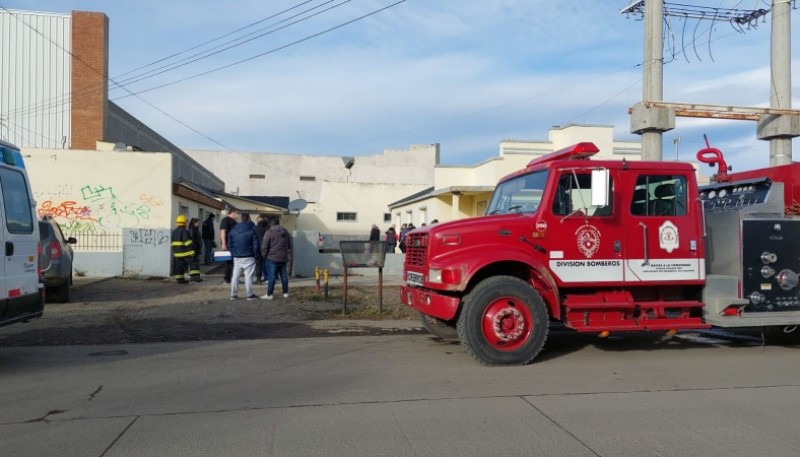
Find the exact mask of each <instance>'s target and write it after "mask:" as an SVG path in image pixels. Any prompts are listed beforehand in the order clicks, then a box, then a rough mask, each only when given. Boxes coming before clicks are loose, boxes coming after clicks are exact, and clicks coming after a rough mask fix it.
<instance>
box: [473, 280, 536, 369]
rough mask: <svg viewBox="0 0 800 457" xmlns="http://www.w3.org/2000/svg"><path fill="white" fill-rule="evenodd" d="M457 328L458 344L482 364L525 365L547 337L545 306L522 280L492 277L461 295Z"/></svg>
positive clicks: (531, 359)
mask: <svg viewBox="0 0 800 457" xmlns="http://www.w3.org/2000/svg"><path fill="white" fill-rule="evenodd" d="M457 329H458V337H459V339H460V340H461V344H463V345H464V347H465V348H466V349H467V352H468V353H469V354H470V355H471V356H473V357H474V358H476V359H477V360H478V361H479V362H481V363H483V364H484V365H524V364H527V363H530V362H532V361H533V359H534V358H535V357H536V356H537V355H538V354H539V351H541V350H542V347H543V346H544V342H545V340H546V339H547V330H548V314H547V307H546V306H545V305H544V301H543V300H542V297H541V296H539V294H538V293H537V292H536V290H535V289H534V288H533V287H531V286H530V285H529V284H527V283H525V282H524V281H522V280H520V279H518V278H515V277H512V276H494V277H491V278H488V279H486V280H484V281H483V282H481V283H479V284H478V285H477V286H475V288H474V289H473V290H472V292H470V293H469V294H468V295H467V296H466V297H465V298H464V301H463V309H462V310H461V314H460V316H459V318H458V325H457Z"/></svg>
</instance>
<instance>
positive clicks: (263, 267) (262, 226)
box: [255, 216, 269, 284]
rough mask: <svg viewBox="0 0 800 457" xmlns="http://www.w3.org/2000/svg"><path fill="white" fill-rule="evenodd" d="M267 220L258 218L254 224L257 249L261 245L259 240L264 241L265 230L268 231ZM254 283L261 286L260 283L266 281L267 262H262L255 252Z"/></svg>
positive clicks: (261, 217)
mask: <svg viewBox="0 0 800 457" xmlns="http://www.w3.org/2000/svg"><path fill="white" fill-rule="evenodd" d="M268 224H269V223H268V221H267V218H266V217H264V216H258V220H257V222H256V236H257V237H258V243H259V247H260V245H261V240H263V239H264V235H266V233H267V230H269V225H268ZM255 278H256V283H257V284H261V281H266V280H267V262H266V261H265V260H264V257H262V256H261V251H260V249H259V252H256V275H255Z"/></svg>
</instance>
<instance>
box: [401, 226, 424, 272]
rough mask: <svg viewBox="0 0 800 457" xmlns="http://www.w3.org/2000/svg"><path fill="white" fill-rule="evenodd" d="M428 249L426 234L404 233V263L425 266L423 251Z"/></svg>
mask: <svg viewBox="0 0 800 457" xmlns="http://www.w3.org/2000/svg"><path fill="white" fill-rule="evenodd" d="M427 249H428V234H422V233H419V234H415V233H409V234H408V235H406V265H408V266H413V267H423V266H425V251H426V250H427Z"/></svg>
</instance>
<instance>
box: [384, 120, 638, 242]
mask: <svg viewBox="0 0 800 457" xmlns="http://www.w3.org/2000/svg"><path fill="white" fill-rule="evenodd" d="M613 134H614V128H613V126H610V125H579V124H569V125H566V126H563V127H553V128H552V129H550V132H549V134H548V140H547V141H529V140H503V141H501V142H500V153H499V155H498V156H496V157H492V158H490V159H487V160H485V161H483V162H481V163H479V164H477V165H469V166H450V165H437V166H436V167H435V169H434V178H433V185H432V186H431V187H429V188H427V189H425V190H423V191H420V192H417V193H414V194H410V195H407V196H405V197H404V198H402V199H400V200H396V201H393V202H392V203H389V210H390V212H391V215H392V222H393V223H394V224H396V225H398V226H399V225H400V224H403V223H409V222H410V223H413V224H414V225H416V226H420V225H422V224H426V223H429V222H431V221H433V220H438V221H440V222H444V221H450V220H455V219H461V218H465V217H473V216H478V215H482V214H484V212H485V211H486V205H487V204H488V203H489V199H490V198H491V196H492V192H493V191H494V187H495V185H496V184H497V181H498V180H499V179H500V178H502V177H503V176H505V175H507V174H509V173H512V172H514V171H517V170H519V169H522V168H524V167H525V166H526V165H527V163H528V162H530V161H531V160H532V159H534V158H536V157H539V156H542V155H544V154H547V153H550V152H553V151H556V150H558V149H561V148H564V147H567V146H569V145H572V144H575V143H580V142H584V141H590V142H592V143H594V144H596V145H597V146H598V148H599V149H600V152H599V153H598V154H597V157H602V158H606V159H618V160H622V159H623V158H624V159H625V160H641V144H640V143H638V142H630V141H615V140H614V139H613Z"/></svg>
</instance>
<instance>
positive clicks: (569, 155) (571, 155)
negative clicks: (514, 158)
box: [528, 142, 600, 167]
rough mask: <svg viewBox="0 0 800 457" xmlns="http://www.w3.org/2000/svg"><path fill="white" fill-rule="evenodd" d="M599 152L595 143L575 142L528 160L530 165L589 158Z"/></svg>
mask: <svg viewBox="0 0 800 457" xmlns="http://www.w3.org/2000/svg"><path fill="white" fill-rule="evenodd" d="M598 152H600V149H598V148H597V146H595V144H594V143H590V142H583V143H578V144H573V145H572V146H568V147H566V148H564V149H559V150H558V151H553V152H551V153H549V154H545V155H543V156H541V157H537V158H535V159H533V160H531V161H530V162H528V167H531V166H533V165H539V164H543V163H547V162H553V161H556V160H574V159H588V158H589V157H591V156H593V155H595V154H597V153H598Z"/></svg>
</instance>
